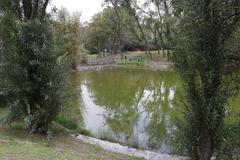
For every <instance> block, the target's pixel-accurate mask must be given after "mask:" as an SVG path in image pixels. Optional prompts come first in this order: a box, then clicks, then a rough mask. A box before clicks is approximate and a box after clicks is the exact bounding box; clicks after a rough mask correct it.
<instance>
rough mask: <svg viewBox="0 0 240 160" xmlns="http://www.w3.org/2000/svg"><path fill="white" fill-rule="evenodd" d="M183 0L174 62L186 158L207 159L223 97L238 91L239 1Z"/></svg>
mask: <svg viewBox="0 0 240 160" xmlns="http://www.w3.org/2000/svg"><path fill="white" fill-rule="evenodd" d="M183 2H184V3H183V4H184V5H185V7H184V8H182V9H183V12H182V18H181V23H180V24H179V29H180V30H179V32H178V33H177V35H178V39H177V44H178V46H177V49H176V50H175V52H174V63H175V68H176V69H177V71H178V73H179V74H180V75H181V77H182V79H183V82H184V87H185V91H186V103H185V107H186V111H185V113H184V115H185V121H186V125H185V129H186V130H185V131H186V132H184V133H185V134H184V135H185V137H186V139H185V140H186V142H189V143H187V144H186V145H187V146H188V150H189V153H190V154H191V156H192V159H200V160H210V159H211V157H212V155H213V153H214V152H216V150H217V149H218V147H219V146H221V144H222V142H223V136H222V133H223V129H224V127H225V125H224V120H225V118H226V116H227V114H226V112H227V110H226V109H227V105H228V99H229V98H230V97H231V96H233V95H234V94H236V93H237V92H238V91H239V78H240V77H239V75H240V74H239V71H240V70H239V68H240V66H239V64H240V63H239V56H240V53H239V47H240V46H239V43H236V35H238V36H239V34H237V33H239V27H240V26H239V25H240V24H239V22H240V1H238V0H221V1H217V0H185V1H183ZM182 125H183V124H182ZM181 128H184V127H181Z"/></svg>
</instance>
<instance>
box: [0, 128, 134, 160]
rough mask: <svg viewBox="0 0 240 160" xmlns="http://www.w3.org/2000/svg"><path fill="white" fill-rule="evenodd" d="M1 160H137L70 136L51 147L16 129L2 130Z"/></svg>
mask: <svg viewBox="0 0 240 160" xmlns="http://www.w3.org/2000/svg"><path fill="white" fill-rule="evenodd" d="M0 159H11V160H43V159H44V160H137V159H138V158H134V157H128V156H125V155H121V154H115V153H111V152H108V151H105V150H103V149H101V148H99V147H96V146H93V145H89V144H85V143H83V142H81V141H78V140H75V139H74V138H72V137H71V136H69V135H60V134H59V135H55V139H54V141H53V144H52V145H51V146H50V147H48V146H47V140H46V137H45V136H42V135H29V133H28V132H27V131H26V130H25V129H22V128H21V127H19V125H16V124H15V125H13V126H12V127H10V128H8V129H4V128H0Z"/></svg>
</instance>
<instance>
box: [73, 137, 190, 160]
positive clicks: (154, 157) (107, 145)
mask: <svg viewBox="0 0 240 160" xmlns="http://www.w3.org/2000/svg"><path fill="white" fill-rule="evenodd" d="M73 137H75V138H77V139H78V140H81V141H83V142H85V143H89V144H93V145H97V146H100V147H101V148H103V149H105V150H108V151H111V152H115V153H121V154H126V155H129V156H134V157H142V158H145V159H146V160H189V158H187V157H183V156H177V155H169V154H161V153H157V152H152V151H147V150H139V149H135V148H129V147H127V146H122V145H120V144H118V143H112V142H108V141H104V140H100V139H96V138H92V137H87V136H83V135H77V136H76V135H73Z"/></svg>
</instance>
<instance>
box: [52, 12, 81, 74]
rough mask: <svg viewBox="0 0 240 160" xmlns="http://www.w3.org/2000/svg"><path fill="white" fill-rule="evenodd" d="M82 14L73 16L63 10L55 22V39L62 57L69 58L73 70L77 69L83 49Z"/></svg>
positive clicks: (58, 13) (76, 13)
mask: <svg viewBox="0 0 240 160" xmlns="http://www.w3.org/2000/svg"><path fill="white" fill-rule="evenodd" d="M80 17H81V14H80V13H78V12H75V13H73V14H72V15H71V14H70V13H69V12H68V11H67V9H65V8H61V9H60V10H59V11H58V12H57V15H56V20H55V21H53V30H54V39H55V42H56V45H57V48H58V50H59V53H60V55H59V56H62V57H68V58H69V59H70V61H71V68H72V69H73V70H76V69H77V65H78V59H79V57H80V49H81V46H80V45H81V44H80V43H81V42H80V41H81V36H82V35H81V33H80V32H81V22H80Z"/></svg>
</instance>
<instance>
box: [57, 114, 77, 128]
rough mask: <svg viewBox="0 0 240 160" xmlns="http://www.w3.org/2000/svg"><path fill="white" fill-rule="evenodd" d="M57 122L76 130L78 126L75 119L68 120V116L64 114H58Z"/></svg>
mask: <svg viewBox="0 0 240 160" xmlns="http://www.w3.org/2000/svg"><path fill="white" fill-rule="evenodd" d="M56 122H57V123H58V124H61V125H62V126H64V127H65V128H67V129H70V130H75V129H77V127H78V126H77V124H76V123H75V122H74V121H71V120H68V119H67V118H65V117H63V116H58V117H57V118H56Z"/></svg>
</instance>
